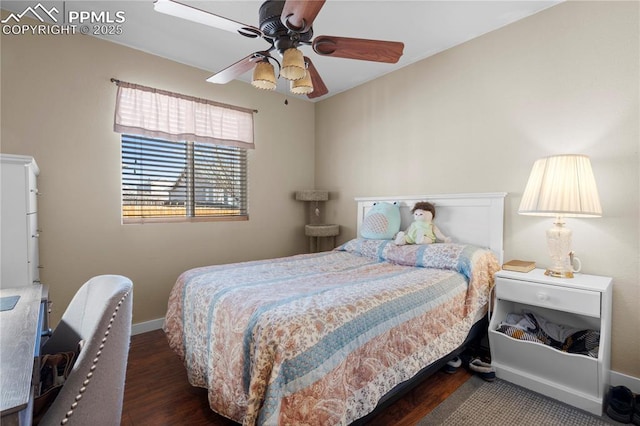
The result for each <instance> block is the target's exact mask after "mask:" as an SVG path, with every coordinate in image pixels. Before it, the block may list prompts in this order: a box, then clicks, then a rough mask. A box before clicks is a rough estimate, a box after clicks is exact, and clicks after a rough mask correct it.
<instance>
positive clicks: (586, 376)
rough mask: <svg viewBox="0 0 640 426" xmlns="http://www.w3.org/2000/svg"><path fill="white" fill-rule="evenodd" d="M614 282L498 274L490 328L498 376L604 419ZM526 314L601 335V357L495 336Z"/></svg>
mask: <svg viewBox="0 0 640 426" xmlns="http://www.w3.org/2000/svg"><path fill="white" fill-rule="evenodd" d="M611 281H612V280H611V278H609V277H599V276H595V275H586V274H576V275H575V278H571V279H569V278H552V277H548V276H546V275H544V271H543V270H542V269H534V270H533V271H531V272H528V273H522V272H511V271H499V272H498V273H497V274H496V287H495V296H496V297H495V307H494V309H493V312H492V315H491V321H490V324H489V344H490V346H491V363H492V365H493V366H494V368H495V369H496V375H497V377H499V378H501V379H504V380H507V381H509V382H513V383H515V384H518V385H520V386H524V387H526V388H529V389H531V390H533V391H536V392H538V393H541V394H543V395H546V396H549V397H551V398H555V399H558V400H560V401H563V402H565V403H567V404H570V405H573V406H576V407H578V408H581V409H583V410H586V411H589V412H591V413H593V414H596V415H598V416H599V415H601V414H602V409H603V401H604V398H605V395H606V392H607V389H608V384H609V370H610V359H611V302H612V283H611ZM523 310H528V311H531V312H533V313H535V314H536V315H539V316H541V317H543V318H545V319H547V320H549V321H550V322H552V323H555V324H562V325H567V326H570V327H575V328H579V329H588V330H598V331H599V332H600V345H599V351H598V357H597V358H592V357H589V356H587V355H581V354H574V353H568V352H562V351H560V350H557V349H554V348H552V347H551V346H547V345H544V344H542V343H536V342H531V341H525V340H520V339H515V338H512V337H510V336H507V335H506V334H504V333H501V332H498V331H496V330H497V329H498V326H499V324H500V322H502V321H504V320H505V318H506V316H507V314H509V313H518V314H520V313H522V311H523Z"/></svg>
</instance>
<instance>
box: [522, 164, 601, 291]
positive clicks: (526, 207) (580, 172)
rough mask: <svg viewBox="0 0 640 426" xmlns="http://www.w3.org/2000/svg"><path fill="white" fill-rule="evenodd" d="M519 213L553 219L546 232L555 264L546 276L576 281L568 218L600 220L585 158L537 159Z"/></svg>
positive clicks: (599, 209) (595, 190) (592, 178)
mask: <svg viewBox="0 0 640 426" xmlns="http://www.w3.org/2000/svg"><path fill="white" fill-rule="evenodd" d="M518 213H519V214H524V215H533V216H553V217H555V222H554V226H553V227H552V228H550V229H548V230H547V246H548V250H549V255H550V257H551V260H552V265H551V267H550V268H548V269H547V270H546V272H545V274H546V275H550V276H553V277H562V278H573V272H574V270H573V265H572V262H571V258H572V257H573V251H572V249H571V230H570V229H569V228H567V227H566V226H565V223H564V218H565V217H600V216H602V207H601V206H600V198H599V197H598V188H597V187H596V181H595V178H594V176H593V171H592V169H591V161H589V157H587V156H585V155H556V156H551V157H546V158H541V159H539V160H537V161H536V162H535V163H534V165H533V168H532V170H531V174H530V176H529V180H528V182H527V186H526V187H525V190H524V194H523V195H522V202H521V203H520V208H519V209H518Z"/></svg>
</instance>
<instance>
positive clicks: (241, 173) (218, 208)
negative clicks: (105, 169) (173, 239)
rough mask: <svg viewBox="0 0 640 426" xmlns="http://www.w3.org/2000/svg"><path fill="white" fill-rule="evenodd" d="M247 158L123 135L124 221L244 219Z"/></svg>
mask: <svg viewBox="0 0 640 426" xmlns="http://www.w3.org/2000/svg"><path fill="white" fill-rule="evenodd" d="M246 179H247V153H246V150H244V149H241V148H236V147H228V146H218V145H211V144H200V143H192V142H170V141H165V140H161V139H152V138H145V137H141V136H134V135H122V216H123V218H125V219H126V218H172V217H173V218H175V217H184V218H187V217H239V216H246V215H247V184H246Z"/></svg>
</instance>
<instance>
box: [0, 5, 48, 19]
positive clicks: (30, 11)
mask: <svg viewBox="0 0 640 426" xmlns="http://www.w3.org/2000/svg"><path fill="white" fill-rule="evenodd" d="M38 11H39V12H40V13H38ZM54 13H55V14H56V15H57V14H58V13H60V11H59V10H58V9H57V8H56V7H55V6H53V7H52V8H51V9H49V10H47V8H46V7H44V6H43V5H42V3H38V4H37V5H35V6H34V7H31V6H29V7H27V8H26V9H25V10H24V11H23V12H22V13H18V14H15V13H11V14H9V16H7V18H6V19H3V20H2V23H3V24H7V23H9V21H11V20H13V21H15V22H16V23H19V22H20V20H21V19H22V17H23V16H25V15H27V14H31V16H30V17H35V18H36V19H38V20H39V21H40V22H46V21H45V19H44V18H43V16H48V17H49V19H51V20H52V21H53V22H56V23H57V22H58V19H57V18H56V17H55V16H54Z"/></svg>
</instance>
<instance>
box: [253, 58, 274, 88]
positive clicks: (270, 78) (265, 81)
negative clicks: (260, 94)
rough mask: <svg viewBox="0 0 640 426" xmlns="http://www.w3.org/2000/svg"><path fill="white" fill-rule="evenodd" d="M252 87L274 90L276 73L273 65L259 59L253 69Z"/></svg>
mask: <svg viewBox="0 0 640 426" xmlns="http://www.w3.org/2000/svg"><path fill="white" fill-rule="evenodd" d="M251 84H252V85H253V87H257V88H258V89H264V90H275V88H276V74H275V72H274V70H273V65H271V63H270V62H269V61H266V60H265V61H260V62H258V63H257V64H256V67H255V68H254V69H253V79H252V80H251Z"/></svg>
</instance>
